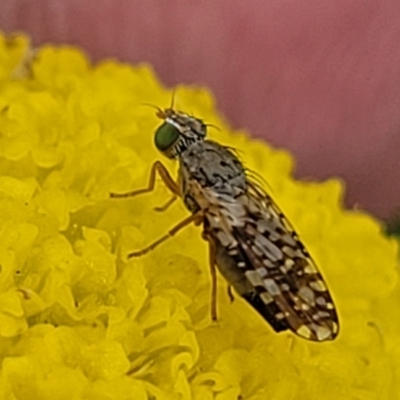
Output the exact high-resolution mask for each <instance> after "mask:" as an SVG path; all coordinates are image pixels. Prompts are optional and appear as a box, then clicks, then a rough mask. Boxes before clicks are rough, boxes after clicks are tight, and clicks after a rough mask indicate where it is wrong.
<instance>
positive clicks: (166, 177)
mask: <svg viewBox="0 0 400 400" xmlns="http://www.w3.org/2000/svg"><path fill="white" fill-rule="evenodd" d="M157 173H158V175H160V177H161V179H162V180H163V182H164V184H165V186H166V187H167V188H168V189H169V190H170V191H171V192H172V194H173V195H174V197H177V196H179V195H180V191H179V186H178V185H177V183H176V182H175V181H174V180H173V179H172V177H171V175H170V174H169V172H168V170H167V168H165V166H164V164H162V163H161V162H160V161H156V162H155V163H154V164H153V166H152V167H151V171H150V178H149V183H148V185H147V187H146V188H144V189H139V190H134V191H132V192H127V193H110V197H112V198H126V197H134V196H137V195H139V194H144V193H150V192H152V191H153V190H154V187H155V185H156V177H157ZM171 204H172V202H171ZM169 205H170V204H168V206H169ZM168 206H167V208H168ZM164 207H165V206H164ZM161 208H163V207H161Z"/></svg>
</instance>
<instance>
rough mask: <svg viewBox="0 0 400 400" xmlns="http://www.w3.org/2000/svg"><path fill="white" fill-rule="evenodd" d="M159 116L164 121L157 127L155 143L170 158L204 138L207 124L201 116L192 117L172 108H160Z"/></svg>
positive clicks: (175, 156) (177, 155)
mask: <svg viewBox="0 0 400 400" xmlns="http://www.w3.org/2000/svg"><path fill="white" fill-rule="evenodd" d="M156 115H157V117H159V118H161V119H163V120H164V122H163V123H162V124H161V125H160V126H159V127H158V128H157V130H156V133H155V136H154V143H155V145H156V147H157V149H158V150H160V151H161V153H163V154H165V155H166V156H167V157H168V158H177V157H179V156H180V154H182V153H183V152H184V151H185V150H186V149H187V148H188V147H189V146H190V145H191V144H192V143H194V142H198V141H201V140H204V138H205V136H206V134H207V125H206V124H205V123H204V122H203V121H202V120H201V119H199V118H196V117H192V116H190V115H188V114H185V113H183V112H180V111H175V110H173V109H172V108H167V109H165V110H158V112H157V114H156Z"/></svg>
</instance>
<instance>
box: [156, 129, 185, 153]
mask: <svg viewBox="0 0 400 400" xmlns="http://www.w3.org/2000/svg"><path fill="white" fill-rule="evenodd" d="M179 136H180V133H179V131H178V129H177V128H175V126H173V125H171V124H168V123H166V122H164V123H163V124H162V125H161V126H160V127H159V128H158V129H157V130H156V134H155V137H154V143H155V145H156V147H157V149H158V150H160V151H166V150H168V149H169V148H170V147H171V146H172V145H173V144H174V143H175V142H176V141H177V140H178V139H179Z"/></svg>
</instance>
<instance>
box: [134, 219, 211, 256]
mask: <svg viewBox="0 0 400 400" xmlns="http://www.w3.org/2000/svg"><path fill="white" fill-rule="evenodd" d="M202 221H203V214H202V213H200V212H197V213H195V214H192V215H190V216H189V217H187V218H185V219H184V220H183V221H181V222H179V224H177V225H175V226H174V227H173V228H172V229H171V230H170V231H169V232H168V233H166V234H165V235H164V236H161V237H160V238H159V239H157V240H156V241H154V242H153V243H151V244H150V245H149V246H147V247H145V248H144V249H142V250H139V251H135V252H133V253H130V254H128V258H132V257H140V256H143V255H145V254H146V253H148V252H149V251H151V250H154V249H155V248H156V247H157V246H159V245H160V244H161V243H163V242H165V241H166V240H167V239H169V238H170V237H172V236H174V235H175V234H177V233H178V232H179V231H180V230H182V229H183V228H185V227H186V226H188V225H190V224H191V223H194V224H195V225H199V224H200V223H201V222H202Z"/></svg>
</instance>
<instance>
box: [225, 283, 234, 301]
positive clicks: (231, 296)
mask: <svg viewBox="0 0 400 400" xmlns="http://www.w3.org/2000/svg"><path fill="white" fill-rule="evenodd" d="M227 292H228V297H229V300H230V301H231V303H233V301H234V300H235V296H234V295H233V292H232V286H231V285H228V288H227Z"/></svg>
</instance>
